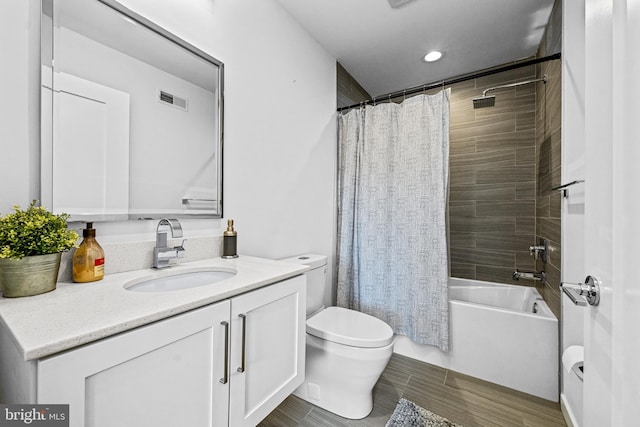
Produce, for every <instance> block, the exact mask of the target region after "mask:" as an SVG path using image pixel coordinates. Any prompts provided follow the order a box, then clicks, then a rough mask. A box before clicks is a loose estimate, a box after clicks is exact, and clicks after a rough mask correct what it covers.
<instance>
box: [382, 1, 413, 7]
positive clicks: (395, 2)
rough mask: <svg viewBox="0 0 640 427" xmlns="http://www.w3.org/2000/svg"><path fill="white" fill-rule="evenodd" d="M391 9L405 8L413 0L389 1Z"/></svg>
mask: <svg viewBox="0 0 640 427" xmlns="http://www.w3.org/2000/svg"><path fill="white" fill-rule="evenodd" d="M388 1H389V4H390V5H391V7H393V8H396V7H400V6H404V5H405V4H407V3H409V2H410V1H412V0H388Z"/></svg>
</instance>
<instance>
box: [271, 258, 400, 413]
mask: <svg viewBox="0 0 640 427" xmlns="http://www.w3.org/2000/svg"><path fill="white" fill-rule="evenodd" d="M283 261H287V262H295V263H302V264H305V265H309V266H311V267H312V269H311V270H310V271H308V272H307V273H306V274H307V325H306V332H307V333H306V358H305V361H306V367H305V381H304V383H303V384H302V385H301V386H300V387H298V389H297V390H296V391H295V392H294V395H296V396H298V397H299V398H301V399H304V400H306V401H307V402H310V403H312V404H314V405H316V406H319V407H321V408H323V409H326V410H327V411H330V412H333V413H334V414H337V415H339V416H341V417H344V418H350V419H360V418H364V417H366V416H367V415H369V413H370V412H371V410H372V409H373V387H374V386H375V384H376V382H377V381H378V379H379V378H380V375H382V371H384V368H385V367H386V366H387V363H388V362H389V359H390V358H391V355H392V353H393V330H392V329H391V327H390V326H389V325H387V324H386V323H385V322H383V321H382V320H380V319H377V318H375V317H373V316H370V315H368V314H365V313H360V312H358V311H354V310H349V309H346V308H342V307H327V308H325V307H324V306H323V305H322V297H323V296H324V290H325V288H326V286H327V277H326V263H327V259H326V257H325V256H322V255H313V254H307V255H301V256H298V257H293V258H287V259H284V260H283Z"/></svg>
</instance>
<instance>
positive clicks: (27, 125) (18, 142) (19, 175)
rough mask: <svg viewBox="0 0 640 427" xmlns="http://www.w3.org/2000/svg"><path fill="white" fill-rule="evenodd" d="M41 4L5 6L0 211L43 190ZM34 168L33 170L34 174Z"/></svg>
mask: <svg viewBox="0 0 640 427" xmlns="http://www.w3.org/2000/svg"><path fill="white" fill-rule="evenodd" d="M39 21H40V3H39V2H38V1H33V0H27V1H25V0H6V1H3V2H2V4H1V5H0V52H2V67H0V81H2V90H3V102H0V153H1V154H0V214H3V215H4V214H6V213H8V212H10V211H11V210H12V207H13V205H14V204H19V205H21V206H23V207H24V206H26V205H28V204H29V202H30V201H31V200H32V199H34V198H38V195H39V193H40V190H39V180H40V176H39V174H37V172H36V171H37V170H38V169H39V153H40V151H39V146H40V127H39V109H40V100H39V92H40V84H39V81H40V51H39V46H40V26H39ZM30 171H31V173H30Z"/></svg>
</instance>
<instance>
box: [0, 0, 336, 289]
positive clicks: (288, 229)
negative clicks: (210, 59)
mask: <svg viewBox="0 0 640 427" xmlns="http://www.w3.org/2000/svg"><path fill="white" fill-rule="evenodd" d="M29 1H34V0H29ZM36 3H37V2H36ZM122 3H123V4H124V5H126V6H127V7H129V8H131V9H132V10H134V11H136V12H137V13H140V14H141V15H144V16H145V17H147V18H148V19H150V20H152V21H155V22H156V23H158V24H159V25H161V26H163V27H165V28H166V29H168V30H169V31H171V32H173V33H174V34H176V35H177V36H179V37H181V38H183V39H185V40H186V41H188V42H189V43H191V44H193V45H195V46H196V47H198V48H200V49H202V50H204V51H206V52H208V53H210V54H211V55H212V56H214V57H216V58H218V59H219V60H221V61H222V62H223V63H224V64H225V122H224V194H223V199H224V206H223V209H224V215H225V218H233V219H234V220H235V223H236V228H237V231H238V249H239V252H240V253H241V254H247V255H257V256H264V257H268V258H281V257H287V256H291V255H295V254H297V253H303V252H316V253H321V254H327V255H330V266H331V267H333V253H334V251H335V219H334V216H335V196H334V192H335V159H336V125H335V109H336V65H335V58H333V57H331V56H330V55H329V54H328V53H327V52H326V51H325V50H324V49H323V48H322V47H321V46H320V45H319V44H317V43H316V42H315V41H314V40H313V39H312V38H311V37H310V36H309V35H308V34H307V33H306V32H305V31H304V30H302V29H301V28H300V27H299V26H298V24H297V23H296V22H295V21H293V20H292V19H291V18H290V17H289V15H287V14H286V13H285V12H284V11H283V10H282V9H281V7H280V6H279V5H278V4H277V2H275V0H261V1H250V0H215V1H211V0H192V1H190V2H189V7H188V8H186V7H185V6H184V5H185V3H184V2H176V1H173V0H156V1H150V0H122ZM26 9H27V6H26V5H24V0H5V1H3V2H2V5H1V6H0V16H2V17H3V19H2V21H3V23H4V21H7V23H6V25H2V28H0V39H2V40H7V39H10V40H12V41H13V43H16V42H17V41H19V39H21V38H25V37H26V36H25V34H24V33H25V31H26V27H27V22H28V21H27V20H26V18H25V16H24V15H25V14H26ZM15 21H21V22H15ZM25 46H26V42H22V44H20V45H19V46H15V47H13V48H12V49H11V50H9V52H11V53H10V54H9V56H7V57H5V58H4V60H3V62H4V63H5V64H15V68H16V70H11V71H12V73H11V78H12V79H14V80H15V79H18V78H19V79H20V80H24V77H23V74H24V73H25V69H26V68H27V67H26V63H25V62H26V60H25V59H24V58H23V57H24V51H25ZM2 51H3V52H7V51H6V50H5V49H4V47H3V50H2ZM38 67H39V64H38ZM3 68H7V67H3ZM5 81H6V80H5ZM35 85H36V87H37V81H36V83H35ZM12 86H13V85H12ZM16 86H17V85H16ZM26 86H27V84H26V82H25V83H22V84H21V86H20V87H17V88H13V89H12V90H14V92H15V93H14V97H15V98H16V99H18V100H20V101H21V102H23V100H24V98H25V96H27V94H28V93H29V90H28V89H27V87H26ZM36 105H37V104H36ZM2 108H3V109H4V108H6V106H3V107H2ZM3 112H4V110H3ZM11 114H12V117H11V119H12V120H10V121H9V122H8V123H10V124H11V126H7V127H5V126H3V127H2V133H3V134H2V139H1V141H2V150H3V152H6V151H7V150H11V151H16V152H19V154H20V157H21V159H22V160H21V164H22V165H23V167H18V168H14V169H13V175H15V176H13V177H12V179H11V181H10V182H11V183H12V184H11V185H7V184H8V182H9V181H7V180H6V179H4V175H3V176H2V178H3V179H2V181H1V182H0V189H1V192H0V194H1V200H2V203H3V205H2V206H0V207H2V209H3V210H2V211H3V212H4V211H6V209H5V208H4V205H6V204H7V202H5V200H6V198H10V199H15V200H16V201H17V202H20V203H25V201H28V200H29V197H30V196H28V195H27V193H28V188H27V186H26V185H23V183H21V182H20V179H18V178H24V179H26V178H27V176H28V175H29V173H28V169H29V168H26V167H24V165H27V164H28V160H27V157H29V156H30V153H29V154H28V153H26V151H25V149H24V148H23V147H22V144H26V141H27V139H28V135H29V132H35V131H36V130H35V129H34V128H36V127H37V126H34V125H33V123H31V124H27V120H28V119H29V117H31V116H30V115H29V112H28V111H26V109H22V110H21V111H12V112H11ZM3 116H4V114H3ZM36 117H37V114H36ZM3 123H4V122H3ZM5 129H7V130H5ZM16 147H20V148H19V149H18V148H16ZM0 157H1V158H2V160H0V162H2V164H1V165H0V166H4V163H5V162H7V163H8V162H9V160H8V159H7V160H5V156H4V155H3V156H0ZM0 169H3V170H4V169H5V168H0ZM2 173H4V172H2ZM14 183H15V185H14ZM9 186H10V187H11V188H8V187H9ZM5 194H7V195H9V196H8V197H7V196H5ZM13 203H15V202H13V201H11V202H9V203H8V204H9V205H11V204H13ZM223 223H224V224H226V221H218V220H184V221H183V226H184V228H185V237H187V238H188V237H190V236H202V235H219V234H220V232H221V228H222V224H223ZM96 228H98V236H102V237H101V241H104V242H116V241H123V240H128V239H129V240H130V239H145V238H146V239H149V240H150V239H152V238H153V232H154V230H155V222H151V221H144V222H143V221H141V222H130V223H110V224H106V223H105V224H96ZM99 240H100V239H99ZM187 250H188V242H187ZM330 271H331V276H330V277H333V268H331V270H330Z"/></svg>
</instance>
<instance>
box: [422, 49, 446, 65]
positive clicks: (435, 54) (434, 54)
mask: <svg viewBox="0 0 640 427" xmlns="http://www.w3.org/2000/svg"><path fill="white" fill-rule="evenodd" d="M440 58H442V52H440V51H437V50H432V51H431V52H429V53H427V54H426V55H425V56H424V60H425V61H426V62H433V61H437V60H438V59H440Z"/></svg>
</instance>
